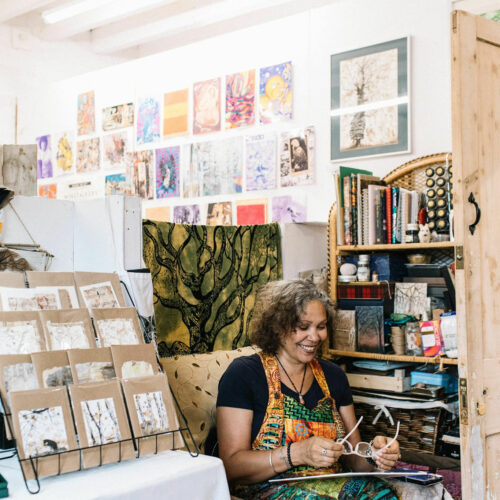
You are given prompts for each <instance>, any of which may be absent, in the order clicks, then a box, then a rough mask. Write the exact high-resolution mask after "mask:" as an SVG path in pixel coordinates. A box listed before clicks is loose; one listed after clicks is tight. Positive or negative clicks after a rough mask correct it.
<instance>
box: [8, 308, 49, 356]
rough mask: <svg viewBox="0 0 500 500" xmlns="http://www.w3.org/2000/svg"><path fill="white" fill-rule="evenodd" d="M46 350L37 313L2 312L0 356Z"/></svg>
mask: <svg viewBox="0 0 500 500" xmlns="http://www.w3.org/2000/svg"><path fill="white" fill-rule="evenodd" d="M45 350H46V345H45V338H44V335H43V329H42V324H41V323H40V317H39V315H38V312H37V311H22V312H21V311H8V312H0V354H30V353H32V352H40V351H45Z"/></svg>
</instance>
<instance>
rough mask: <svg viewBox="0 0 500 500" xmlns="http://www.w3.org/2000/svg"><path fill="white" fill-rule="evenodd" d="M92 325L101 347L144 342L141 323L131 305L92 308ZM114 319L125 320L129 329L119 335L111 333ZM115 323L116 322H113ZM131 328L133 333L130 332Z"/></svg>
mask: <svg viewBox="0 0 500 500" xmlns="http://www.w3.org/2000/svg"><path fill="white" fill-rule="evenodd" d="M92 313H93V315H94V325H95V329H96V332H97V337H98V339H99V342H100V345H101V347H110V346H111V345H136V344H144V336H143V335H142V329H141V325H140V323H139V319H138V318H137V311H136V310H135V308H133V307H122V308H111V309H94V310H93V311H92ZM114 320H126V322H127V324H128V325H130V327H131V330H130V331H128V333H124V334H123V335H119V334H118V332H116V334H115V333H113V332H114V329H113V324H112V323H114ZM115 325H116V323H115ZM132 330H133V332H134V333H135V335H133V334H132Z"/></svg>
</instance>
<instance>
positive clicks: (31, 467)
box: [0, 386, 200, 495]
mask: <svg viewBox="0 0 500 500" xmlns="http://www.w3.org/2000/svg"><path fill="white" fill-rule="evenodd" d="M66 390H68V387H67V386H66ZM171 394H172V398H173V400H174V402H175V406H176V408H177V413H178V415H179V416H180V418H181V419H182V426H180V427H179V428H177V429H173V430H170V431H165V432H159V433H155V434H148V435H145V436H134V434H133V431H132V427H131V426H130V418H128V420H129V426H130V430H131V436H132V437H131V438H128V439H121V440H119V441H114V442H112V443H104V444H98V445H94V446H87V447H78V448H76V449H74V450H64V451H56V452H54V453H50V454H46V455H40V456H34V457H33V456H29V457H27V458H20V456H19V449H18V443H17V440H16V439H14V442H15V445H16V451H15V455H16V456H17V459H18V462H19V467H20V469H21V472H22V474H23V480H24V484H25V486H26V489H27V490H28V492H29V493H31V494H32V495H36V494H37V493H39V492H40V490H41V485H40V477H39V470H40V462H41V461H42V460H43V459H46V458H48V457H57V473H56V474H51V476H54V475H55V476H60V475H61V474H63V473H64V471H63V470H62V464H61V457H62V456H64V455H68V454H70V453H72V454H74V455H77V456H78V468H76V469H74V468H73V469H71V472H77V471H81V470H83V469H84V467H83V455H84V452H85V451H87V450H93V449H95V450H99V463H98V465H96V467H101V466H102V465H105V464H104V463H103V449H105V448H109V447H116V446H117V445H118V459H117V460H116V461H114V462H113V463H120V462H121V461H122V448H123V445H124V443H132V444H133V446H134V450H135V458H136V459H137V458H140V457H141V442H142V441H143V440H148V441H151V440H153V439H154V443H155V445H154V452H153V453H152V454H153V455H157V454H158V439H159V438H160V437H161V436H172V447H171V448H170V449H171V450H178V449H180V448H179V447H176V446H175V441H176V439H175V437H176V433H179V434H180V436H181V438H182V442H183V443H184V447H185V448H186V450H187V451H188V453H189V454H190V455H191V457H193V458H195V457H197V456H198V455H199V454H200V450H199V448H198V445H197V444H196V441H195V440H194V438H193V434H192V433H191V430H190V429H189V425H188V423H187V420H186V417H185V416H184V413H183V412H182V410H181V407H180V406H179V403H178V401H177V398H176V397H175V395H174V393H173V392H172V391H171ZM0 402H1V404H2V407H3V409H4V414H3V416H4V418H5V421H6V422H7V426H8V429H9V432H10V435H11V436H12V437H14V432H13V426H12V420H11V419H12V413H7V406H6V405H5V403H4V400H3V398H2V395H1V394H0ZM71 411H72V412H73V410H71ZM127 414H128V409H127ZM0 415H1V414H0ZM0 418H1V416H0ZM73 422H74V416H73ZM184 433H187V435H188V438H189V440H188V439H186V436H185V435H184ZM188 441H190V442H191V446H190V444H189V442H188ZM192 448H193V449H192ZM148 454H150V453H148ZM108 463H109V462H108ZM25 464H26V465H27V467H28V473H26V472H25V467H24V465H25ZM87 468H90V467H87ZM67 472H69V471H67ZM30 482H34V484H35V487H33V488H30ZM31 486H32V484H31Z"/></svg>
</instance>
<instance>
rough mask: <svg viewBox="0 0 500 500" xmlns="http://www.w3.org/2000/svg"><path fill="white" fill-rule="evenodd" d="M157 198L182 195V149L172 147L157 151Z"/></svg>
mask: <svg viewBox="0 0 500 500" xmlns="http://www.w3.org/2000/svg"><path fill="white" fill-rule="evenodd" d="M155 157H156V198H170V197H174V196H179V195H180V190H179V180H180V179H179V176H180V164H179V162H180V147H179V146H172V147H169V148H161V149H157V150H156V151H155Z"/></svg>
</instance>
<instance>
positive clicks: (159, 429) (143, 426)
mask: <svg viewBox="0 0 500 500" xmlns="http://www.w3.org/2000/svg"><path fill="white" fill-rule="evenodd" d="M122 387H123V392H124V393H125V401H126V402H127V408H128V413H129V416H130V421H131V423H132V431H133V433H134V436H135V438H136V443H137V448H138V452H139V456H143V455H151V454H152V453H155V452H157V451H158V452H159V451H164V450H172V449H177V448H181V447H182V446H184V441H183V439H182V436H181V433H180V431H178V430H177V429H179V421H178V420H177V413H176V411H175V407H174V402H173V399H172V394H171V392H170V387H169V385H168V380H167V376H166V375H165V374H164V373H160V374H158V375H153V376H151V377H137V378H133V379H128V380H122ZM168 431H173V432H170V433H168V434H162V435H159V436H154V434H160V433H164V432H168ZM146 436H149V437H146Z"/></svg>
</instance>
